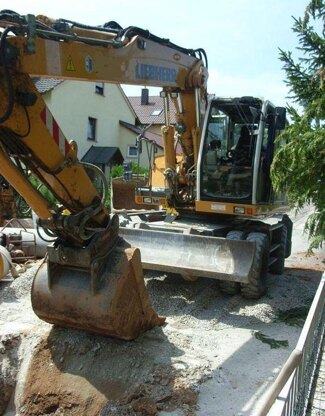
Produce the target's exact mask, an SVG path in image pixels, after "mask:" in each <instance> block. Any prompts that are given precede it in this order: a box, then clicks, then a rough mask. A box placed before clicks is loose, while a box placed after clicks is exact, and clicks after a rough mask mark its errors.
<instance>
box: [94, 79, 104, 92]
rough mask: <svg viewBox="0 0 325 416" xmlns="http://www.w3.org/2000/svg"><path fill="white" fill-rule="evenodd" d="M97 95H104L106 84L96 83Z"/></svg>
mask: <svg viewBox="0 0 325 416" xmlns="http://www.w3.org/2000/svg"><path fill="white" fill-rule="evenodd" d="M95 93H96V94H99V95H104V83H103V82H96V84H95Z"/></svg>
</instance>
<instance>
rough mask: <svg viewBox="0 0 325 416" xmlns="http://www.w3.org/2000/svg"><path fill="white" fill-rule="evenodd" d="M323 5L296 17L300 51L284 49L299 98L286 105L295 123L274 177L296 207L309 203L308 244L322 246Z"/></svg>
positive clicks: (317, 2)
mask: <svg viewBox="0 0 325 416" xmlns="http://www.w3.org/2000/svg"><path fill="white" fill-rule="evenodd" d="M324 18H325V6H324V2H323V0H312V1H311V2H310V3H309V4H308V6H307V8H306V11H305V15H304V17H303V18H298V19H296V18H293V19H294V25H293V28H292V30H293V32H295V33H296V34H297V36H298V41H299V47H297V50H298V51H299V53H300V55H301V56H300V57H298V58H297V59H295V58H294V57H293V56H292V53H291V52H285V51H283V50H281V49H279V50H280V60H281V61H282V62H283V63H284V65H283V69H284V71H285V73H286V80H285V83H286V84H287V85H288V86H289V88H290V90H289V91H290V96H289V97H288V98H291V99H292V100H293V102H294V103H295V104H297V105H298V106H299V107H300V108H298V109H297V108H295V107H294V106H293V105H295V104H293V105H292V106H291V105H289V106H288V107H287V110H288V113H289V114H290V117H291V120H292V122H291V125H290V126H289V127H287V129H286V130H285V131H284V133H283V134H282V135H281V136H280V137H279V140H281V142H284V143H285V144H284V145H283V146H281V148H280V150H279V151H278V152H277V153H276V155H275V158H274V162H273V165H272V171H271V173H272V180H273V184H274V187H275V189H276V190H278V191H279V190H284V189H286V191H287V194H288V198H289V201H290V203H291V205H292V206H294V207H295V208H296V209H297V211H298V210H300V209H301V208H302V207H303V206H304V205H305V204H311V205H312V206H313V207H314V212H313V213H312V214H311V215H310V216H309V217H308V219H307V222H306V226H305V230H306V231H307V232H308V235H309V239H310V246H309V250H310V251H311V250H312V249H313V248H320V247H322V245H323V242H324V239H325V122H324V120H325V39H324V35H325V29H324Z"/></svg>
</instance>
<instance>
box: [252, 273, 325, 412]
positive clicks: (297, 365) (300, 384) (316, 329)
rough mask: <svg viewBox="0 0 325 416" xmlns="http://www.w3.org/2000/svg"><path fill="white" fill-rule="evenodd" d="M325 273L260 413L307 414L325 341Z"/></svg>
mask: <svg viewBox="0 0 325 416" xmlns="http://www.w3.org/2000/svg"><path fill="white" fill-rule="evenodd" d="M324 304H325V274H323V276H322V279H321V282H320V284H319V286H318V289H317V292H316V294H315V297H314V300H313V303H312V305H311V307H310V310H309V313H308V316H307V319H306V322H305V324H304V327H303V329H302V332H301V334H300V337H299V340H298V343H297V346H296V348H295V349H294V350H293V352H292V353H291V355H290V357H289V359H288V360H287V362H286V363H285V365H284V366H283V368H282V370H281V371H280V373H279V375H278V377H277V378H276V380H275V382H274V383H273V385H272V387H271V389H270V390H269V393H268V395H267V397H266V399H265V401H264V403H263V406H262V408H261V409H260V410H259V412H258V414H257V416H267V415H268V416H304V415H305V414H306V410H307V406H308V399H309V396H310V392H311V387H312V383H313V378H314V374H315V369H316V365H317V361H318V359H319V354H320V353H321V350H322V343H323V341H324V323H325V313H324Z"/></svg>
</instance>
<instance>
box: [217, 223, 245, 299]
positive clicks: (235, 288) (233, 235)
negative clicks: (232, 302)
mask: <svg viewBox="0 0 325 416" xmlns="http://www.w3.org/2000/svg"><path fill="white" fill-rule="evenodd" d="M226 239H227V240H245V233H244V231H238V230H233V231H229V233H228V234H227V235H226ZM219 287H220V290H221V292H223V293H226V294H227V295H235V294H236V293H238V292H239V291H240V284H239V283H238V282H230V281H228V280H220V282H219Z"/></svg>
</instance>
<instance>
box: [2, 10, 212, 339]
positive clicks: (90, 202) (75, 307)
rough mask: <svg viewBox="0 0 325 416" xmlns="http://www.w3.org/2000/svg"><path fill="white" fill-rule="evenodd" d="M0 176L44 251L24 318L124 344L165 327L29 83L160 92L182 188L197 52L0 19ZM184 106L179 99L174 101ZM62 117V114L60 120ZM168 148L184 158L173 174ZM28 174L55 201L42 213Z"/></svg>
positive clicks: (200, 87)
mask: <svg viewBox="0 0 325 416" xmlns="http://www.w3.org/2000/svg"><path fill="white" fill-rule="evenodd" d="M0 27H1V28H3V30H2V33H1V40H0V80H1V81H0V174H1V175H2V176H3V177H5V178H6V180H7V181H8V182H9V183H10V184H11V185H12V186H13V187H14V188H15V189H16V190H17V191H18V192H19V193H20V194H21V195H22V196H23V197H24V198H25V200H26V202H27V203H28V205H29V206H31V207H32V209H33V210H34V211H35V212H36V214H37V215H38V216H39V218H40V225H41V226H42V227H43V230H45V232H46V234H47V235H48V236H49V237H50V238H51V240H52V242H51V244H50V245H49V246H48V256H47V260H46V262H44V263H43V265H42V266H41V268H40V270H39V272H38V273H37V275H36V277H35V279H34V283H33V288H32V304H33V308H34V311H35V312H36V314H37V315H38V316H39V317H40V318H41V319H44V320H46V321H48V322H51V323H55V324H59V325H63V326H71V327H75V328H80V329H85V330H89V331H93V332H98V333H101V334H106V335H111V336H115V337H118V338H123V339H132V338H135V337H136V336H138V335H139V334H140V333H141V332H143V331H144V330H146V329H148V328H151V327H153V326H155V325H159V324H161V323H162V322H163V319H162V318H160V317H158V315H157V314H156V313H155V312H154V311H153V309H152V307H151V305H150V301H149V298H148V295H147V292H146V289H145V286H144V280H143V273H142V267H141V259H140V254H139V250H137V249H134V248H132V247H129V245H128V244H127V243H126V242H125V241H124V240H123V239H122V238H120V237H119V234H118V233H119V231H118V219H117V217H116V216H112V215H110V214H109V212H108V210H107V209H106V208H105V205H104V202H105V192H103V193H102V195H99V194H98V192H97V190H96V188H95V186H94V185H93V183H92V181H91V180H90V176H89V170H92V176H93V175H95V176H96V175H97V176H99V177H100V179H101V181H102V182H103V189H104V190H105V188H106V187H107V185H106V180H105V177H104V175H103V174H102V173H101V171H100V170H99V169H97V168H96V167H95V166H92V165H87V166H86V165H85V164H83V163H81V162H79V160H78V152H77V150H78V149H77V144H76V143H75V142H74V141H70V142H69V141H68V140H67V138H66V137H65V136H64V133H63V132H62V131H61V129H60V127H59V124H58V122H57V121H56V120H55V118H54V117H53V115H52V114H51V112H50V111H49V109H48V108H47V106H46V104H45V102H44V100H43V99H42V96H41V95H40V94H39V92H38V91H37V89H36V88H35V86H34V83H33V79H32V78H33V77H56V78H61V79H78V80H85V81H101V82H112V83H128V84H134V85H143V84H146V85H152V86H161V87H163V89H164V93H165V96H166V100H167V99H168V95H171V96H172V97H174V99H175V102H177V105H178V109H179V114H178V123H177V126H176V128H175V129H174V128H173V127H171V126H170V125H168V123H167V125H166V126H165V128H164V129H163V135H164V139H165V146H166V149H167V151H166V166H167V167H168V168H169V172H170V173H169V176H168V174H167V177H168V180H169V181H170V183H171V184H174V183H175V178H176V177H177V178H176V181H177V183H178V184H180V185H182V183H185V182H186V173H187V172H188V170H189V169H192V166H194V164H195V160H196V158H195V152H196V151H197V149H198V137H199V135H198V134H197V131H198V129H199V124H200V120H199V117H200V116H199V112H198V111H197V110H195V109H197V108H198V107H199V101H200V100H201V99H202V98H204V97H205V86H206V80H207V72H206V68H205V66H204V64H203V61H202V59H201V58H202V57H203V56H204V51H202V50H198V51H193V50H189V49H184V48H181V47H179V46H177V45H174V44H172V43H171V42H170V41H168V40H165V39H161V38H158V37H156V36H154V35H152V34H150V33H149V32H147V31H144V30H142V29H139V28H134V27H130V28H127V29H122V28H121V27H119V26H118V25H117V24H116V23H114V22H111V23H108V24H106V25H104V27H98V28H91V27H86V26H84V25H80V24H77V23H75V22H70V21H66V20H62V19H61V20H51V19H48V18H47V17H44V16H39V17H36V18H35V16H32V15H27V16H21V15H18V14H16V13H14V12H10V11H3V12H0ZM183 97H184V98H183ZM67 111H68V109H67ZM175 137H176V138H177V139H178V140H179V141H180V143H181V145H182V147H183V149H184V155H185V158H184V166H185V168H182V169H183V171H182V169H180V170H179V172H176V156H175V148H174V139H175ZM30 174H32V175H33V176H35V177H36V178H37V179H38V180H39V181H40V182H41V183H42V184H43V185H45V186H46V187H47V188H48V189H49V190H50V191H51V192H52V193H53V195H54V197H55V198H56V200H57V203H56V204H53V203H50V202H49V201H48V200H47V199H46V198H44V197H43V196H42V195H41V193H40V192H39V191H38V190H37V189H35V187H34V186H33V185H32V183H31V181H30V180H29V176H30Z"/></svg>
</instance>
